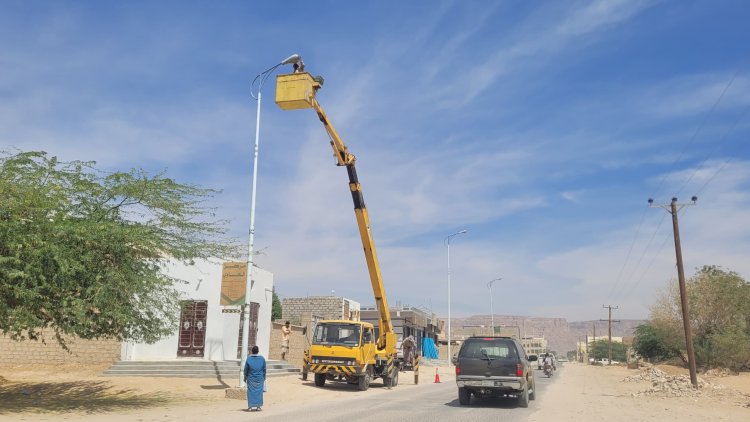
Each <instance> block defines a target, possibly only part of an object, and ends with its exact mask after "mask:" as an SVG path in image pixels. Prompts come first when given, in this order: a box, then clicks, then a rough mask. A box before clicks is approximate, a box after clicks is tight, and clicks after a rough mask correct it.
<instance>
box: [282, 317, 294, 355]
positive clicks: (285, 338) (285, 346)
mask: <svg viewBox="0 0 750 422" xmlns="http://www.w3.org/2000/svg"><path fill="white" fill-rule="evenodd" d="M291 334H292V330H291V328H289V321H287V322H286V323H285V324H284V326H283V327H281V360H286V354H287V353H289V337H290V336H291Z"/></svg>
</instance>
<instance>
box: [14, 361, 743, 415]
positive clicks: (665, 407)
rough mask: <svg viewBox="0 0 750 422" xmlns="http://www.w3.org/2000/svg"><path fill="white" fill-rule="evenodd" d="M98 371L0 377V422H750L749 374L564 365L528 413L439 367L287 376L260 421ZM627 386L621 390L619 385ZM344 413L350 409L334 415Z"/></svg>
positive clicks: (207, 396) (191, 382)
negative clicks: (364, 387)
mask: <svg viewBox="0 0 750 422" xmlns="http://www.w3.org/2000/svg"><path fill="white" fill-rule="evenodd" d="M103 369H104V368H88V367H75V366H70V367H55V368H23V367H16V368H0V421H11V420H12V421H18V420H27V421H62V420H82V421H100V420H106V421H107V422H125V421H135V420H137V421H157V420H158V421H198V420H200V421H205V420H229V421H231V420H237V421H244V420H248V419H256V420H288V419H289V417H290V416H292V418H291V419H305V420H308V419H310V417H312V416H314V417H313V419H315V420H339V419H337V417H338V416H341V417H343V418H344V419H346V420H351V419H357V418H358V417H359V416H362V417H363V418H364V417H365V416H367V414H368V413H369V412H368V411H367V409H369V408H370V407H372V408H378V409H380V410H379V412H380V413H381V414H383V415H385V414H387V415H388V416H389V418H385V419H384V418H381V420H383V421H387V420H430V421H441V420H467V421H468V420H495V419H486V418H485V416H486V415H487V414H489V413H492V414H493V415H495V416H497V415H499V414H500V413H502V414H504V415H506V419H507V420H517V421H523V420H529V421H540V422H542V421H543V422H550V421H566V420H570V421H577V422H580V421H583V422H585V421H601V420H607V421H612V422H619V421H622V422H625V421H627V422H632V421H673V420H678V421H680V422H687V421H701V422H704V421H709V420H710V421H748V420H750V374H748V373H745V374H742V375H740V376H720V375H721V374H718V375H715V376H704V377H702V378H703V379H704V380H705V381H706V382H707V384H705V385H704V388H702V389H700V390H699V392H698V393H695V395H691V394H693V393H691V392H690V391H691V390H690V389H689V388H688V389H687V391H688V392H687V393H686V392H685V390H681V389H680V388H679V386H680V381H679V380H674V379H672V378H670V377H669V375H684V374H686V371H684V370H682V369H679V368H674V367H659V368H656V369H658V370H651V371H645V370H628V369H625V368H624V367H592V366H587V365H579V364H568V365H566V367H565V368H564V369H563V370H561V371H559V372H558V373H557V374H556V375H555V376H554V377H553V378H552V379H550V380H549V383H548V384H547V385H546V386H545V388H544V390H540V393H539V395H538V396H537V400H535V401H533V402H532V403H531V405H530V407H529V408H528V409H521V408H518V407H517V406H515V404H513V403H510V402H498V403H495V402H486V401H475V402H473V403H472V406H470V407H464V406H459V405H457V403H456V390H455V383H454V378H453V376H452V374H450V372H449V371H448V369H447V368H446V367H442V368H440V369H439V371H440V377H441V380H442V384H434V383H433V381H434V374H435V367H429V366H426V365H425V366H423V375H422V377H421V380H420V381H421V382H420V385H418V386H415V385H414V384H413V378H412V377H411V376H408V375H407V376H402V377H400V381H399V386H398V387H396V388H395V389H393V390H387V389H385V388H382V387H378V386H377V385H376V384H377V383H374V384H373V387H372V388H371V390H370V391H366V392H360V391H356V389H353V388H348V387H351V386H346V385H341V384H339V385H332V386H326V388H324V389H320V388H316V387H315V386H314V385H313V384H312V382H302V381H301V380H300V379H299V377H298V376H286V377H278V378H270V379H269V380H270V386H271V391H269V392H268V393H266V394H265V408H264V411H263V412H261V413H258V414H251V413H246V412H244V411H243V409H244V407H245V406H246V404H245V402H244V401H243V400H231V399H226V398H224V389H225V388H226V387H227V383H229V384H231V385H232V386H233V384H234V380H231V381H229V380H228V381H226V383H222V382H220V381H218V380H216V379H190V378H138V377H132V378H105V377H101V376H100V375H99V374H100V373H101V371H102V370H103ZM539 374H540V373H537V376H538V377H539V376H540V375H539ZM626 378H627V379H630V380H629V381H623V380H624V379H626ZM546 381H547V380H545V383H546ZM654 384H656V387H659V388H656V387H655V386H654ZM662 387H663V388H662ZM648 390H654V391H648ZM674 395H683V396H682V397H673V396H674ZM409 397H415V398H417V399H418V400H419V402H420V403H421V404H422V407H421V408H419V410H416V409H417V408H416V407H414V406H412V405H410V403H409V400H408V398H409ZM334 403H335V405H334ZM346 403H350V404H351V406H350V407H344V408H343V410H342V411H340V412H339V413H336V412H335V410H336V409H337V408H340V407H341V406H342V404H343V406H346ZM368 403H369V404H368ZM389 403H393V406H389ZM329 405H330V409H331V411H330V413H327V410H326V408H327V406H329ZM311 409H316V410H315V415H311V414H310V413H307V414H306V413H305V412H306V411H307V410H311ZM300 415H304V416H300ZM326 415H330V418H329V417H327V416H326ZM391 417H392V419H390V418H391Z"/></svg>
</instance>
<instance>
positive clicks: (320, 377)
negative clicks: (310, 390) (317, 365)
mask: <svg viewBox="0 0 750 422" xmlns="http://www.w3.org/2000/svg"><path fill="white" fill-rule="evenodd" d="M315 385H317V386H318V387H323V386H324V385H326V374H315Z"/></svg>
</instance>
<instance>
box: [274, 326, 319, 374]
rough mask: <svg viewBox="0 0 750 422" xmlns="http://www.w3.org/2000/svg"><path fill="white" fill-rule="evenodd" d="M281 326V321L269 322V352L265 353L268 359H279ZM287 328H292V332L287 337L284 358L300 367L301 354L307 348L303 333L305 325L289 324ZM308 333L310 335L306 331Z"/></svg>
mask: <svg viewBox="0 0 750 422" xmlns="http://www.w3.org/2000/svg"><path fill="white" fill-rule="evenodd" d="M283 326H284V324H283V323H281V322H272V323H271V350H270V352H269V354H267V355H265V356H268V358H269V359H272V360H279V359H281V327H283ZM289 328H291V329H292V334H291V336H290V337H289V353H287V355H286V360H287V362H289V363H290V364H292V365H294V366H295V367H297V368H302V355H303V354H304V353H305V349H306V348H307V342H306V341H305V334H303V332H304V328H305V327H303V326H300V325H290V326H289ZM308 335H310V336H311V335H312V333H309V332H308Z"/></svg>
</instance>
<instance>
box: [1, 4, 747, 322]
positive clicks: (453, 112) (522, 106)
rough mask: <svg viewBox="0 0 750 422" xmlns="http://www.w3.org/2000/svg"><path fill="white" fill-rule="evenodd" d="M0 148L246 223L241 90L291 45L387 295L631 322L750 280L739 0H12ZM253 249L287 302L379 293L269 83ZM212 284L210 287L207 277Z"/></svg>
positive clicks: (322, 173)
mask: <svg viewBox="0 0 750 422" xmlns="http://www.w3.org/2000/svg"><path fill="white" fill-rule="evenodd" d="M0 7H1V8H2V11H3V12H2V13H0V146H2V148H3V149H8V148H17V149H21V150H45V151H48V152H49V153H51V154H53V155H57V156H59V157H60V158H62V159H66V160H74V159H80V160H95V161H97V162H98V163H99V165H100V167H102V168H104V169H107V170H124V169H128V168H132V167H143V168H145V169H147V170H149V171H152V172H157V171H161V170H166V171H167V172H168V174H169V175H170V176H172V177H174V178H176V179H178V180H180V181H183V182H190V183H196V184H200V185H202V186H205V187H211V188H217V189H222V190H223V193H222V194H221V195H219V196H217V198H216V203H215V205H216V206H217V207H218V214H219V216H220V217H224V218H227V219H230V220H231V221H232V223H231V226H230V230H231V232H232V233H233V234H234V235H235V236H237V237H239V238H241V239H246V237H247V230H248V226H249V208H250V199H249V197H250V177H251V172H252V156H251V153H252V150H251V148H252V142H253V136H254V131H255V110H256V109H255V106H256V104H255V102H254V100H253V99H252V98H251V97H250V81H251V80H252V78H253V77H254V76H255V75H256V74H257V73H259V72H261V71H263V70H265V69H266V68H268V67H270V66H272V65H273V64H275V63H278V62H279V61H280V60H282V59H283V58H285V57H287V56H288V55H290V54H292V53H299V54H301V55H302V56H303V57H304V60H305V63H306V65H307V70H309V71H310V72H311V73H313V74H320V75H323V76H324V77H325V79H326V83H325V86H324V87H323V89H322V90H321V91H320V92H319V94H318V99H319V101H320V102H321V104H322V105H323V106H324V107H325V109H326V111H327V113H328V115H329V117H330V118H331V120H332V122H333V124H334V125H335V126H336V128H337V130H338V132H339V134H340V135H341V136H342V137H343V139H344V141H345V142H346V143H347V144H348V146H349V148H350V150H351V151H352V152H353V153H354V154H356V155H357V157H358V160H357V166H358V171H359V176H360V180H361V182H362V184H363V188H364V195H365V199H366V202H367V205H368V208H369V210H370V216H371V219H372V227H373V232H374V235H375V240H376V244H377V247H378V253H379V256H380V260H381V266H382V270H383V276H384V279H385V284H386V291H387V292H388V296H389V300H390V303H391V304H395V303H401V304H409V305H413V306H424V307H427V308H430V307H431V308H432V309H433V310H434V311H435V312H437V313H439V314H442V315H445V313H446V310H447V277H446V266H447V263H446V248H445V247H444V243H443V241H444V238H445V237H446V236H447V235H448V234H451V233H454V232H456V231H458V230H461V229H468V230H469V232H468V233H467V234H466V235H463V236H460V237H457V238H454V241H453V244H452V245H453V246H452V249H451V252H452V262H453V265H452V269H453V278H452V290H453V295H452V311H453V314H454V315H472V314H480V313H488V312H489V297H488V295H489V291H488V289H487V282H488V281H489V280H492V279H494V278H497V277H502V278H503V280H502V281H501V282H497V283H495V285H494V288H493V294H494V296H493V297H494V305H495V312H496V313H497V314H525V315H530V316H547V317H564V318H568V319H570V320H580V319H597V318H600V317H605V316H606V314H605V310H604V309H602V307H601V306H602V305H603V304H612V305H619V306H620V309H619V310H618V311H617V312H616V314H615V317H619V318H643V317H647V315H648V307H649V305H651V304H652V303H653V302H654V297H655V294H656V292H657V291H658V290H659V289H662V288H664V286H665V285H666V284H667V283H670V282H674V278H675V277H676V272H675V266H674V250H673V245H672V243H671V238H670V237H669V234H670V233H671V224H670V221H669V218H668V216H667V215H666V213H665V212H662V211H661V210H658V209H648V208H647V204H646V199H647V198H649V197H653V198H654V199H656V201H657V202H661V203H668V202H669V200H670V198H671V197H672V196H675V195H677V196H679V197H680V199H681V200H685V201H688V200H689V198H690V196H692V195H694V194H697V195H698V196H699V198H700V199H699V201H698V205H697V206H695V207H691V208H690V209H688V210H686V211H685V212H684V213H683V214H681V225H682V237H683V251H684V257H685V265H686V271H687V273H688V275H690V274H692V273H693V269H694V268H695V267H697V266H702V265H706V264H715V265H722V266H725V267H727V268H729V269H732V270H735V271H738V272H739V273H740V274H741V275H743V276H744V277H746V278H747V277H750V260H748V259H747V251H748V250H750V219H749V218H748V211H747V209H748V205H750V195H748V185H749V182H750V151H748V141H747V137H748V135H749V134H750V116H748V107H749V106H750V54H749V53H750V48H748V43H747V40H748V39H750V26H748V25H747V24H746V23H747V22H748V21H750V6H748V4H747V3H746V2H743V1H722V2H708V1H679V2H678V1H672V2H670V1H662V2H658V1H606V0H601V1H571V2H552V1H550V2H526V1H502V2H501V1H498V2H488V1H457V2H435V1H412V2H385V1H384V2H359V3H358V2H340V1H318V2H295V1H287V2H221V3H218V4H209V3H207V2H167V1H161V2H119V3H115V2H108V3H105V2H93V1H91V2H83V1H82V2H31V1H23V2H21V1H2V2H0ZM263 94H264V96H265V97H264V102H263V105H262V126H261V143H260V166H259V179H258V189H259V190H258V203H257V204H258V205H257V206H258V208H257V220H256V233H257V235H256V247H257V248H261V249H263V255H261V256H259V257H258V259H257V262H258V264H259V265H260V266H262V267H264V268H266V269H268V270H270V271H272V272H273V273H274V274H275V281H276V286H277V289H278V292H279V293H280V294H281V295H282V296H301V295H323V294H330V292H331V290H335V293H336V294H337V295H343V296H346V297H349V298H352V299H354V300H358V301H360V302H362V303H363V304H368V303H370V302H371V301H372V299H371V296H372V294H371V289H370V285H369V282H368V277H367V271H366V267H365V263H364V259H363V256H362V253H361V244H360V243H359V242H360V241H359V237H358V234H357V229H356V225H355V220H354V215H353V212H352V205H351V197H350V195H349V193H348V187H347V178H346V172H345V170H344V169H343V168H338V167H336V166H335V165H334V162H333V159H332V157H331V151H330V147H329V146H328V140H327V137H326V135H325V132H324V131H323V128H322V127H321V126H320V123H319V121H318V120H317V118H316V116H315V114H314V112H313V111H311V110H299V111H288V112H284V111H282V110H279V109H278V108H277V107H276V106H275V104H273V101H272V100H273V96H274V86H273V84H272V83H269V84H267V85H266V86H265V88H264V90H263ZM217 282H218V280H217Z"/></svg>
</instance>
